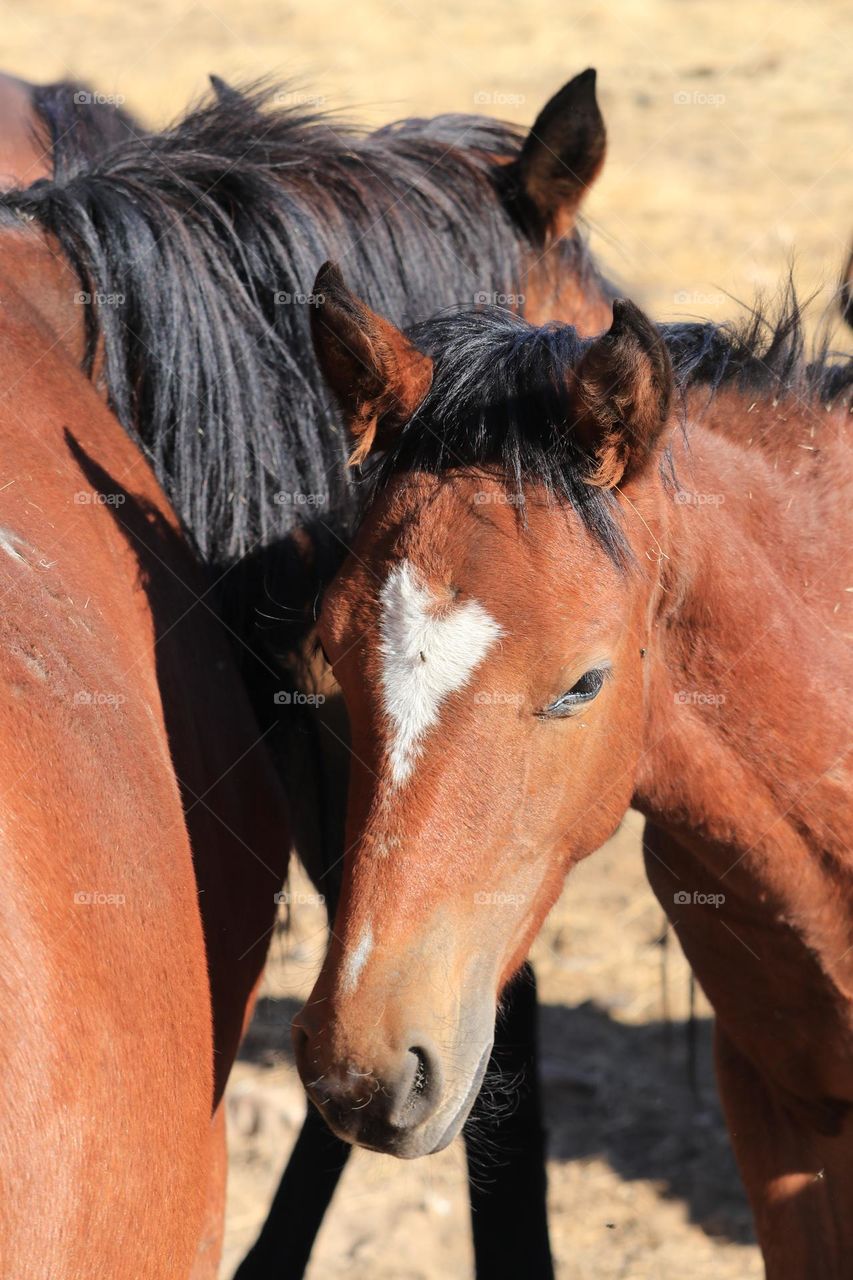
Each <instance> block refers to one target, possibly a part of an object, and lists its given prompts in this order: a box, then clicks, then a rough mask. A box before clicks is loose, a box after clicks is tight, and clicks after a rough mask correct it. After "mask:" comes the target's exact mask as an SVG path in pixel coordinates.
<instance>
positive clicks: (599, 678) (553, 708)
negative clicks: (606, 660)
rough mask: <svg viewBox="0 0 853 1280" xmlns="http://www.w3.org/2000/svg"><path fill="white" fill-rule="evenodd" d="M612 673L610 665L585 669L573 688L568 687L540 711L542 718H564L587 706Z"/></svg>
mask: <svg viewBox="0 0 853 1280" xmlns="http://www.w3.org/2000/svg"><path fill="white" fill-rule="evenodd" d="M609 674H610V668H609V667H593V668H592V669H591V670H590V671H585V672H584V674H583V675H582V676H581V678H580V680H578V681H577V682H576V683H575V684H573V685H572V687H571V689H567V690H566V692H565V693H564V694H561V696H560V697H559V698H557V700H556V701H555V702H552V703H551V704H550V706H547V707H545V708H544V709H543V710H542V711H540V712H538V713H537V714H538V715H539V717H540V719H543V720H563V719H565V718H566V717H567V716H571V715H574V713H575V712H576V711H579V710H580V708H581V707H585V706H587V704H588V703H590V702H592V701H593V700H594V699H595V698H597V697H598V695H599V693H601V690H602V689H603V688H604V682H605V680H606V679H607V677H608V676H609ZM587 683H591V684H592V687H591V688H589V689H587V688H581V686H582V685H585V684H587Z"/></svg>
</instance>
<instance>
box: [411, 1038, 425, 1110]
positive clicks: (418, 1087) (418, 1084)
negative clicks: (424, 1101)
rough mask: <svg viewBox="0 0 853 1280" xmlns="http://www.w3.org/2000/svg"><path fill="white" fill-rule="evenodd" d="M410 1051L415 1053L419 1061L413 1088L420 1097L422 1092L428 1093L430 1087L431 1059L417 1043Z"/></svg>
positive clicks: (415, 1095)
mask: <svg viewBox="0 0 853 1280" xmlns="http://www.w3.org/2000/svg"><path fill="white" fill-rule="evenodd" d="M409 1053H411V1054H414V1056H415V1059H416V1061H417V1066H416V1067H415V1076H414V1079H413V1080H412V1089H411V1092H412V1094H413V1096H414V1097H416V1098H417V1097H420V1096H421V1094H424V1093H426V1091H427V1089H428V1088H429V1059H428V1058H427V1055H426V1052H425V1050H423V1049H421V1048H419V1047H418V1046H417V1045H413V1046H412V1048H411V1049H410V1050H409Z"/></svg>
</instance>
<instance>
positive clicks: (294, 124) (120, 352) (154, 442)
mask: <svg viewBox="0 0 853 1280" xmlns="http://www.w3.org/2000/svg"><path fill="white" fill-rule="evenodd" d="M519 146H520V137H519V134H518V132H517V131H516V130H515V129H513V128H511V127H509V126H505V125H501V124H498V123H495V122H493V121H490V120H485V119H481V118H478V117H458V116H457V117H453V116H446V117H440V118H439V119H437V120H435V121H420V120H418V121H412V122H405V121H404V122H402V123H400V124H398V125H395V126H391V127H388V128H385V129H381V130H379V131H377V132H376V133H373V134H364V133H363V132H362V131H359V130H358V129H355V128H353V127H352V126H350V125H348V124H346V123H345V122H343V121H339V120H338V119H337V118H336V117H334V116H332V115H330V114H328V113H324V112H320V111H317V110H316V109H314V108H313V107H312V106H311V105H310V102H309V103H308V104H307V105H305V104H304V103H303V102H300V100H299V98H298V96H294V95H293V94H292V93H288V92H287V91H285V90H282V89H280V88H276V87H270V86H261V87H256V88H254V89H253V90H251V91H245V92H236V91H235V92H228V93H227V94H225V95H223V96H221V97H220V99H219V100H218V101H216V102H215V103H213V104H211V105H207V106H202V107H200V108H198V109H197V110H195V111H193V112H192V113H191V114H190V115H188V116H187V117H186V118H185V119H184V120H182V121H180V122H179V123H178V124H177V125H175V126H174V127H173V128H171V129H169V130H167V131H166V132H164V133H161V134H153V135H148V136H146V137H144V138H140V139H136V138H132V137H131V138H129V139H126V140H125V141H124V142H122V143H120V144H119V145H117V146H114V147H113V148H112V149H111V150H110V151H109V152H108V154H107V155H106V157H105V159H104V160H103V162H102V163H100V164H94V165H92V166H91V167H89V168H83V169H80V167H79V166H76V167H74V166H72V167H71V170H70V172H69V174H68V176H67V177H65V178H64V179H62V180H60V181H56V182H40V183H36V184H35V185H34V186H33V187H31V188H30V189H28V190H27V191H23V192H12V193H9V194H7V195H5V196H3V197H2V198H0V219H3V218H4V215H5V220H6V221H10V220H13V219H14V218H15V217H16V216H25V217H29V218H34V219H35V220H36V221H37V222H38V223H39V224H40V225H41V226H42V227H43V228H44V229H45V230H46V231H48V232H49V233H51V234H52V235H54V236H55V237H56V238H57V240H58V242H59V245H60V246H61V249H62V251H63V252H64V253H65V255H66V256H67V258H68V259H69V261H70V263H71V264H72V266H73V267H74V268H75V270H76V271H77V273H78V275H79V277H80V280H81V287H82V289H83V290H85V291H86V292H87V293H89V294H91V295H92V297H93V298H95V299H98V300H99V305H97V306H91V307H87V308H86V319H87V330H88V334H87V337H88V365H89V369H90V370H91V368H92V364H93V360H94V355H95V352H96V349H97V344H98V342H99V341H102V342H103V347H104V351H105V357H106V372H105V377H106V384H107V388H108V392H109V398H110V401H111V404H112V406H113V408H114V410H115V412H116V413H117V415H118V417H119V419H120V420H121V421H122V423H123V424H124V426H125V427H126V428H127V430H128V431H129V432H130V433H131V434H133V435H134V436H135V437H136V438H137V439H138V440H139V441H140V443H141V444H142V446H143V448H144V449H145V451H146V452H147V453H148V455H149V456H150V457H151V458H152V460H153V463H154V466H155V469H156V471H157V474H158V476H159V478H160V480H161V483H162V484H163V486H164V488H165V490H166V492H167V494H168V496H169V498H170V500H171V501H172V503H173V505H174V506H175V508H176V510H177V512H178V514H179V515H180V517H181V519H182V521H183V523H184V525H185V527H186V529H187V530H188V532H189V534H190V536H191V538H192V539H193V540H194V541H195V544H196V545H197V547H198V549H199V551H200V552H201V554H202V555H203V556H204V558H205V559H206V560H207V561H208V562H209V563H211V564H212V565H213V566H214V568H216V569H218V570H221V569H223V568H227V567H228V566H230V565H232V564H233V563H234V562H235V561H236V560H238V559H240V558H241V557H243V556H245V555H246V554H247V553H249V552H250V551H253V550H254V549H256V548H258V547H264V546H268V545H270V544H274V543H276V542H278V541H280V540H282V539H283V538H284V537H285V536H286V535H287V534H288V533H289V532H290V530H291V529H293V528H294V527H296V526H299V525H300V524H301V523H304V516H305V514H306V512H308V513H309V514H312V515H315V516H319V517H321V521H322V523H325V524H327V525H331V526H334V527H335V528H336V529H343V528H345V527H346V525H347V523H348V521H349V520H350V519H351V517H352V514H353V510H354V500H353V493H352V486H351V482H350V479H349V477H348V475H347V472H346V468H345V466H344V465H343V462H344V458H345V455H346V452H347V449H346V444H345V441H344V440H343V438H342V433H341V431H340V428H339V426H338V425H337V419H336V416H335V414H334V413H333V412H332V411H331V410H330V407H329V404H328V401H327V399H326V395H325V392H324V390H323V388H322V385H321V378H320V374H319V370H318V369H317V366H316V362H315V358H314V354H313V349H312V345H311V340H310V330H309V312H308V307H309V304H308V301H307V296H308V293H309V290H310V288H311V285H312V282H313V280H314V277H315V274H316V271H317V268H318V267H319V265H320V263H322V262H323V261H324V260H325V259H327V258H329V257H335V258H336V259H337V260H339V261H341V262H342V263H343V264H344V266H345V269H346V272H347V276H348V279H349V280H350V281H351V282H352V284H353V287H354V288H356V289H357V290H358V291H359V292H360V293H361V294H362V296H364V297H365V298H366V299H367V300H368V301H369V302H370V304H371V305H372V306H373V307H375V308H376V309H377V310H378V311H380V312H382V313H383V314H385V315H388V316H390V317H391V318H392V319H394V320H395V322H396V323H398V324H401V325H410V324H412V323H414V322H416V321H419V320H423V319H424V318H426V317H427V316H428V315H430V314H432V313H433V312H435V311H436V310H438V309H440V308H442V307H445V306H447V305H448V304H450V303H453V302H459V301H465V300H471V301H472V302H473V301H474V299H475V298H476V295H477V294H478V293H481V292H484V293H487V294H489V295H492V294H493V293H494V291H495V290H496V289H497V290H499V291H502V292H506V293H513V292H518V291H519V288H520V286H519V276H520V274H521V247H522V243H523V240H524V237H523V233H522V230H521V229H520V228H519V227H518V226H517V225H516V224H515V223H514V222H513V220H512V217H511V215H510V214H509V213H508V212H507V209H506V207H505V204H504V202H503V201H502V199H501V197H500V192H499V190H498V187H499V183H500V175H501V173H502V172H503V171H504V166H502V165H498V164H497V163H496V160H497V159H498V158H500V159H502V160H505V159H506V158H507V157H510V158H511V157H513V156H515V155H516V154H517V153H518V150H519ZM57 147H61V143H60V141H59V140H58V141H57ZM63 172H65V170H63ZM562 252H563V257H562V263H563V264H564V265H565V264H566V262H567V260H568V263H569V265H570V266H571V267H572V268H573V269H574V270H575V271H576V273H581V274H585V275H586V277H587V278H588V280H589V281H590V282H592V281H596V282H599V278H598V276H597V275H596V273H595V269H594V267H593V266H592V263H591V261H590V259H589V258H588V256H587V254H586V250H585V247H584V245H583V242H582V240H581V238H580V237H579V236H577V237H575V239H574V240H570V241H569V242H568V243H567V245H566V247H565V249H564V250H563V251H562ZM557 256H559V255H557ZM522 283H523V282H522ZM599 283H600V282H599ZM601 287H602V288H604V286H603V285H602V286H601Z"/></svg>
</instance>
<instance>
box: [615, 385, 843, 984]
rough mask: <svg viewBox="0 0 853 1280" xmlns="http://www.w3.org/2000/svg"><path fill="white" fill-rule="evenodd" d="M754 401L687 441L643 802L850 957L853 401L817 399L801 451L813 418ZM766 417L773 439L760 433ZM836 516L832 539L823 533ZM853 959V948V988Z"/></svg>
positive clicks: (774, 912)
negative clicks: (850, 407) (817, 417)
mask: <svg viewBox="0 0 853 1280" xmlns="http://www.w3.org/2000/svg"><path fill="white" fill-rule="evenodd" d="M752 408H753V410H754V409H755V408H756V406H755V405H753V406H752ZM758 408H759V412H758V414H757V415H756V414H753V417H752V418H750V417H749V410H750V398H746V399H744V398H743V397H740V398H738V397H736V396H728V397H720V402H719V404H715V405H714V406H712V409H711V411H710V413H708V415H707V417H706V418H705V420H704V421H703V422H701V423H700V424H697V425H694V426H693V427H692V428H691V429H689V432H688V436H689V439H688V441H687V442H684V441H679V442H678V443H677V444H676V446H675V468H676V474H677V477H678V486H679V487H678V490H677V491H676V493H674V494H671V495H667V496H665V497H663V498H662V502H663V510H662V519H663V522H664V526H668V527H667V534H666V546H665V550H666V553H667V556H668V559H667V560H666V561H665V562H664V564H665V570H664V573H663V583H662V585H663V590H662V593H661V612H660V616H659V619H658V623H657V626H656V628H655V636H654V638H653V642H652V645H651V646H650V649H651V651H650V653H649V658H648V661H649V673H648V677H649V679H648V695H647V696H648V703H647V706H648V717H647V737H646V742H645V751H644V755H643V758H642V762H641V766H640V774H639V778H638V786H637V794H636V803H637V806H638V807H639V808H640V809H641V810H642V811H643V812H645V813H646V815H647V816H648V817H650V818H651V819H652V820H653V821H654V823H655V824H656V825H658V826H659V827H663V828H664V830H666V831H668V832H669V833H670V834H672V835H674V836H675V837H676V838H677V839H678V840H679V841H681V843H682V845H684V846H685V847H689V848H690V850H691V853H690V858H691V859H692V861H693V865H694V866H696V867H697V870H698V869H699V868H700V867H701V874H702V875H703V876H706V877H710V878H711V880H712V881H714V882H717V887H718V888H721V889H723V891H724V892H725V893H726V894H727V900H728V898H729V897H731V896H732V895H733V896H734V897H736V898H738V899H740V900H741V902H742V903H745V904H748V911H749V912H750V913H754V914H756V913H757V914H758V915H764V916H765V917H766V922H767V923H769V920H770V918H771V917H773V918H774V919H776V918H777V917H779V916H780V915H781V916H782V917H784V918H785V919H787V920H789V921H792V920H796V921H797V922H798V927H801V929H802V932H803V933H804V934H805V935H806V936H807V938H808V941H809V945H810V946H811V947H813V948H814V949H815V950H816V951H818V952H819V953H821V954H825V955H826V956H834V957H841V956H842V954H843V953H846V952H847V951H848V948H849V937H848V935H849V919H850V912H851V910H853V867H851V865H850V863H849V860H847V861H845V854H844V850H845V837H846V834H847V831H848V829H849V822H850V817H849V816H848V817H847V818H846V819H845V817H844V813H843V805H844V804H845V803H846V805H847V807H848V810H849V803H850V801H849V796H850V789H849V778H848V785H847V789H846V792H845V788H844V778H845V755H846V754H847V752H848V751H849V736H850V735H849V712H848V705H847V700H846V698H845V697H843V696H840V691H841V690H843V689H844V688H847V689H849V688H850V677H851V670H850V656H849V649H848V647H847V645H846V644H845V641H844V637H843V634H842V631H843V627H842V617H843V609H844V604H845V601H849V599H850V597H849V595H845V594H844V587H845V585H849V584H848V583H847V582H845V580H844V575H845V570H846V571H847V572H849V554H847V555H846V556H845V555H844V553H843V550H842V548H844V546H845V544H849V524H850V515H849V512H848V511H847V510H845V509H843V507H842V505H841V503H840V501H839V499H838V498H837V497H836V492H837V490H836V489H835V488H833V489H830V488H829V486H828V485H827V483H826V476H827V475H831V474H833V470H832V460H833V457H835V458H838V456H839V450H838V445H839V443H840V427H841V424H842V417H843V415H842V414H840V413H839V415H838V416H828V415H827V414H826V413H825V411H824V410H823V409H820V410H819V412H820V414H821V416H822V418H823V419H824V422H823V423H822V426H821V435H820V436H819V440H820V446H821V450H822V455H821V456H819V455H818V453H817V452H816V451H815V446H814V445H812V444H808V445H807V447H801V446H802V445H803V442H804V441H810V440H812V439H814V438H815V437H814V436H812V435H810V434H809V429H810V428H809V424H810V423H811V422H812V419H811V417H809V416H805V417H804V419H803V423H802V424H798V423H796V422H794V421H793V416H792V415H793V413H794V410H792V409H791V406H785V405H784V404H783V405H780V406H778V407H777V406H771V405H769V404H768V405H766V406H759V407H758ZM786 413H787V414H788V416H789V418H791V419H792V420H791V421H789V422H788V423H787V425H785V424H784V417H785V415H786ZM738 416H742V417H743V422H742V423H740V424H739V423H738V420H737V419H738ZM774 419H782V420H783V421H776V422H774V421H773V420H774ZM771 423H772V425H773V426H774V427H775V430H776V433H777V434H776V440H777V443H776V444H775V445H774V447H773V448H770V449H768V448H766V447H761V448H758V447H756V445H755V444H752V445H751V444H750V440H751V439H753V440H754V439H757V438H759V437H760V436H761V435H762V434H763V432H764V431H766V430H767V429H768V427H770V426H771ZM724 424H725V430H723V425H724ZM738 425H740V426H741V427H742V431H740V432H739V433H738V432H737V431H735V430H733V427H737V426H738ZM800 425H802V430H800ZM782 433H784V434H782ZM847 465H848V467H849V462H848V464H847ZM841 488H842V486H841V485H840V484H839V485H838V490H841ZM845 521H846V523H847V534H846V537H844V538H842V537H840V536H839V535H841V534H843V532H844V531H843V525H844V522H845ZM825 528H828V529H831V530H832V531H833V534H832V536H833V537H838V538H839V540H838V542H837V543H834V542H832V541H831V538H830V536H829V535H827V538H826V539H825V540H824V541H823V542H821V540H820V538H821V537H822V536H823V535H822V534H819V532H818V531H819V530H822V529H825ZM848 629H849V628H848ZM845 672H846V676H845ZM689 864H690V863H689V860H688V865H689ZM703 882H704V881H703ZM744 909H745V910H747V908H746V907H745V908H744ZM740 958H741V959H743V956H741V957H740ZM851 962H853V951H851V952H850V954H849V955H847V956H846V960H845V962H844V964H845V966H846V967H847V968H849V969H850V973H849V977H850V979H851V987H853V964H851ZM845 972H846V968H845Z"/></svg>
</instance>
